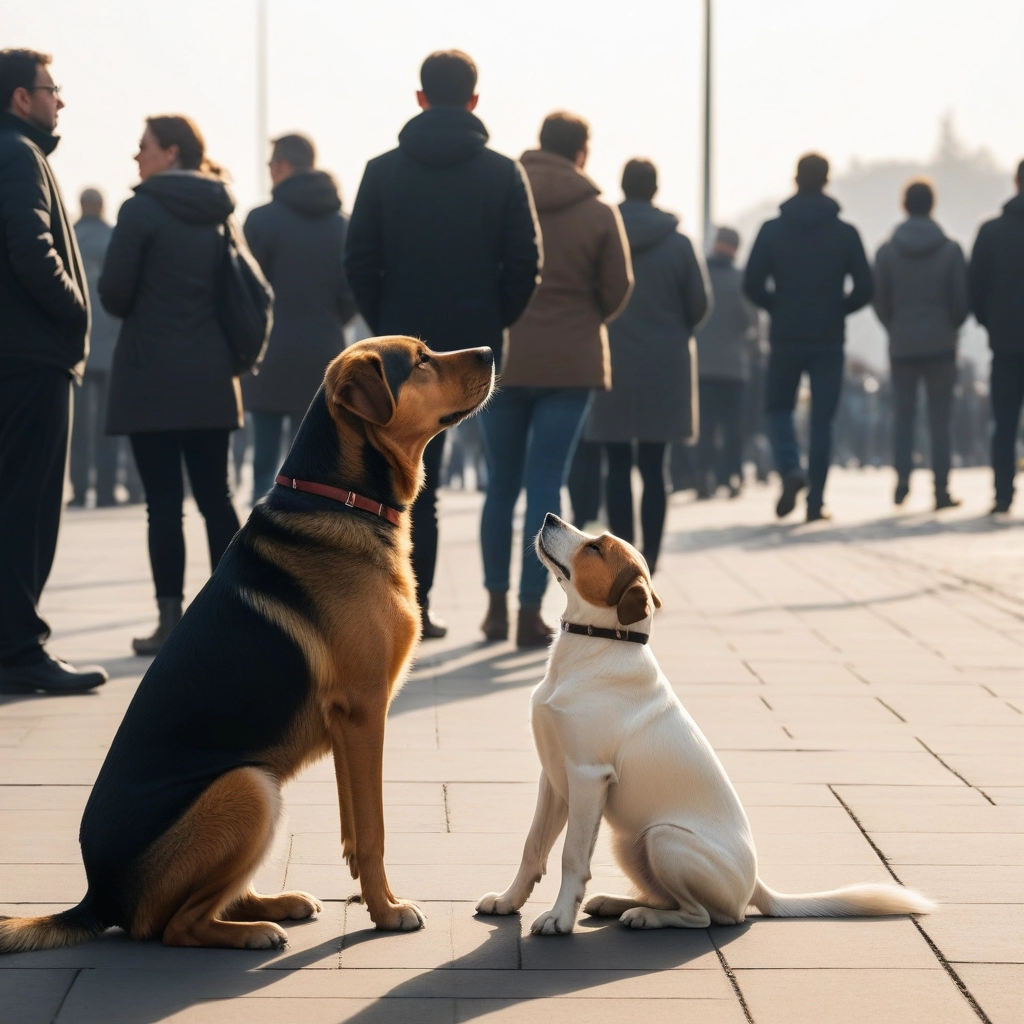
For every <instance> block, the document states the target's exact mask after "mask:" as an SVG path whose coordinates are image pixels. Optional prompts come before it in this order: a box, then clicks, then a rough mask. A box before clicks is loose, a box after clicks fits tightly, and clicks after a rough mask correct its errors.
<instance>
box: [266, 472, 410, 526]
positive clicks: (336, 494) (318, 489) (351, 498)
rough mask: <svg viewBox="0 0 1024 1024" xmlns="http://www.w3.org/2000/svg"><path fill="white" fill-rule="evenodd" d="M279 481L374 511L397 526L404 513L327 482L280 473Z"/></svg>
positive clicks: (350, 506)
mask: <svg viewBox="0 0 1024 1024" xmlns="http://www.w3.org/2000/svg"><path fill="white" fill-rule="evenodd" d="M277 483H278V484H279V485H280V486H281V487H287V488H288V489H289V490H291V491H305V492H306V493H307V494H319V495H320V497H321V498H332V499H333V500H334V501H340V502H341V503H342V504H343V505H348V507H349V508H358V509H362V511H363V512H372V513H373V514H374V515H375V516H380V517H381V519H386V520H387V521H388V522H389V523H394V524H395V526H397V525H398V524H399V523H400V522H401V521H402V513H401V512H399V511H398V509H396V508H389V507H388V506H387V505H383V504H381V502H379V501H370V499H369V498H364V497H363V496H362V495H361V494H356V492H355V491H344V490H342V489H341V488H340V487H328V486H327V484H318V483H314V482H313V481H312V480H296V479H295V478H294V477H290V476H284V475H283V474H278V477H277Z"/></svg>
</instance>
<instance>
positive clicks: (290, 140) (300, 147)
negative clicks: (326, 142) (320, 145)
mask: <svg viewBox="0 0 1024 1024" xmlns="http://www.w3.org/2000/svg"><path fill="white" fill-rule="evenodd" d="M273 141H274V150H273V152H272V153H271V154H270V159H271V160H284V161H285V162H286V163H289V164H291V165H292V167H294V168H295V170H297V171H311V170H313V167H314V165H315V164H316V146H314V145H313V140H312V139H311V138H310V137H309V136H308V135H300V134H299V133H298V132H295V133H294V134H292V135H282V136H281V137H280V138H279V139H274V140H273Z"/></svg>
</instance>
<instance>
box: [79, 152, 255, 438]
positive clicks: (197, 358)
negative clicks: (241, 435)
mask: <svg viewBox="0 0 1024 1024" xmlns="http://www.w3.org/2000/svg"><path fill="white" fill-rule="evenodd" d="M234 208H235V201H234V199H233V198H232V196H231V193H230V192H229V191H228V189H227V186H226V185H225V184H224V183H223V182H222V181H221V180H220V179H219V178H215V177H212V176H211V175H207V174H203V173H201V172H199V171H167V172H165V173H163V174H156V175H153V177H151V178H147V179H146V180H145V181H144V182H142V184H141V185H136V187H135V195H134V196H132V198H131V199H128V200H127V201H126V202H125V204H124V205H123V206H122V207H121V212H120V213H119V214H118V217H117V226H116V227H115V228H114V235H113V237H112V238H111V240H110V248H109V249H107V259H106V262H105V263H104V265H103V274H102V276H101V277H100V286H99V288H100V298H101V299H102V300H103V305H104V306H105V307H106V309H107V311H108V312H110V313H112V314H113V315H114V316H119V317H122V318H123V319H124V322H123V323H122V325H121V331H120V334H119V335H118V338H117V348H116V349H115V350H114V367H113V373H112V377H111V382H110V400H109V404H108V406H107V433H109V434H144V433H149V432H151V431H156V430H234V429H235V428H236V427H238V426H240V425H241V416H242V403H241V391H240V389H239V386H238V378H237V377H236V376H235V375H234V372H233V369H232V364H231V353H230V350H229V348H228V342H227V339H226V338H225V337H224V332H223V330H222V329H221V326H220V323H219V321H218V319H217V293H218V290H219V285H220V275H221V270H222V267H223V261H224V247H225V241H224V229H223V224H224V221H225V220H226V219H227V218H228V217H229V216H230V215H231V212H232V210H234Z"/></svg>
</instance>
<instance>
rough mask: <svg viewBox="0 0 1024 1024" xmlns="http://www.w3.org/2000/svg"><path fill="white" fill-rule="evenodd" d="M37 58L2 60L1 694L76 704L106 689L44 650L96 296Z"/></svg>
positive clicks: (58, 104) (1, 53)
mask: <svg viewBox="0 0 1024 1024" xmlns="http://www.w3.org/2000/svg"><path fill="white" fill-rule="evenodd" d="M49 65H50V57H49V56H48V55H47V54H44V53H37V52H35V51H34V50H0V325H2V326H0V481H2V483H0V687H2V688H3V689H4V690H23V691H24V690H28V691H35V690H41V691H44V692H48V693H71V692H75V691H80V690H91V689H93V688H94V687H96V686H99V685H100V684H101V683H103V682H105V681H106V679H107V674H106V672H104V671H103V669H101V668H97V667H88V668H82V669H76V668H74V667H73V666H71V665H69V664H67V662H64V661H61V660H60V659H59V658H54V657H53V656H52V655H50V654H49V653H48V652H47V651H46V649H45V647H44V646H43V645H44V644H45V642H46V641H47V639H49V636H50V627H49V626H48V625H47V624H46V622H45V621H44V620H43V619H42V618H41V617H40V615H39V611H38V605H39V598H40V596H41V594H42V592H43V587H44V586H45V584H46V580H47V577H48V576H49V575H50V569H51V567H52V566H53V556H54V552H55V550H56V547H57V534H58V531H59V529H60V516H61V510H62V507H63V504H64V470H65V466H66V462H67V450H68V426H69V421H70V413H71V401H72V397H71V384H72V381H79V382H80V381H81V379H82V374H83V371H84V369H85V365H86V358H87V356H88V354H89V292H88V287H87V285H86V280H85V273H84V271H83V269H82V260H81V257H80V255H79V252H78V246H77V244H76V243H75V235H74V231H73V230H72V227H71V220H70V218H69V217H68V213H67V210H66V209H65V208H64V200H63V199H62V198H61V194H60V189H59V188H58V186H57V180H56V178H55V177H54V176H53V171H52V170H51V169H50V165H49V163H48V161H47V157H48V156H49V155H50V154H51V153H52V152H53V151H54V149H55V148H56V147H57V143H58V142H59V141H60V139H59V136H57V135H55V134H54V130H55V129H56V127H57V120H58V115H59V113H60V111H61V110H62V109H63V107H64V102H63V100H61V98H60V89H59V87H58V86H57V85H56V84H55V83H54V81H53V78H52V77H51V75H50V70H49Z"/></svg>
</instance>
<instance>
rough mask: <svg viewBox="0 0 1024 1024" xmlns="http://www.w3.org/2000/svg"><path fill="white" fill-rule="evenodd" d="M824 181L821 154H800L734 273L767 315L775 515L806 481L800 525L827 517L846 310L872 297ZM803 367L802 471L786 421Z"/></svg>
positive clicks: (849, 230)
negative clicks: (806, 403) (771, 214)
mask: <svg viewBox="0 0 1024 1024" xmlns="http://www.w3.org/2000/svg"><path fill="white" fill-rule="evenodd" d="M827 183H828V161H827V160H826V159H825V158H824V157H823V156H819V155H818V154H817V153H808V154H807V155H806V156H803V157H801V158H800V161H799V162H798V163H797V170H796V186H797V192H796V195H795V196H793V197H792V198H790V199H787V200H786V202H784V203H783V204H782V206H781V207H780V208H779V216H778V217H776V218H775V219H774V220H770V221H767V222H766V223H765V224H763V225H762V226H761V230H760V231H759V232H758V235H757V239H756V240H755V242H754V248H753V249H752V251H751V253H750V259H749V260H748V261H747V269H746V272H745V273H744V277H743V288H744V291H745V292H746V295H747V298H749V299H750V301H751V302H753V303H754V305H756V306H760V307H761V309H764V310H767V311H768V313H769V314H770V315H771V331H770V334H769V344H770V346H771V351H770V355H769V359H768V380H767V388H766V390H767V395H766V411H767V414H768V430H769V437H770V439H771V446H772V455H773V457H774V460H775V468H776V469H777V470H778V472H779V475H780V476H781V477H782V495H781V496H780V498H779V501H778V504H777V505H776V507H775V512H776V514H777V515H778V516H779V518H782V517H783V516H787V515H789V513H790V512H792V511H793V509H794V507H795V506H796V499H797V496H798V495H799V493H800V492H801V491H802V490H804V488H806V487H808V484H810V487H809V490H808V492H807V521H808V522H813V521H815V520H817V519H828V518H830V516H829V514H828V513H827V512H826V511H825V509H824V501H825V479H826V477H827V476H828V467H829V463H830V461H831V457H832V420H833V418H834V417H835V413H836V408H837V406H838V404H839V394H840V391H841V389H842V384H843V346H844V345H845V342H846V317H847V316H849V315H850V314H851V313H855V312H856V311H857V310H858V309H861V308H862V307H863V306H866V305H867V304H868V303H869V302H870V301H871V294H872V280H871V267H870V266H869V265H868V260H867V256H866V255H865V254H864V246H863V245H862V244H861V240H860V235H859V234H858V233H857V229H856V228H855V227H854V226H853V225H852V224H847V223H846V222H845V221H842V220H840V219H839V204H838V203H837V202H836V201H835V200H834V199H832V198H831V197H829V196H826V195H825V194H824V191H823V190H824V188H825V185H826V184H827ZM847 278H849V279H850V281H851V287H850V290H849V291H847V290H846V281H847ZM769 285H771V287H770V286H769ZM804 373H806V374H807V375H808V377H809V378H810V383H811V439H810V452H809V458H808V473H806V474H805V473H804V471H803V469H802V468H801V462H800V444H799V442H798V441H797V437H796V430H795V428H794V425H793V410H794V409H795V407H796V399H797V393H798V391H799V388H800V378H801V377H802V376H803V374H804Z"/></svg>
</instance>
